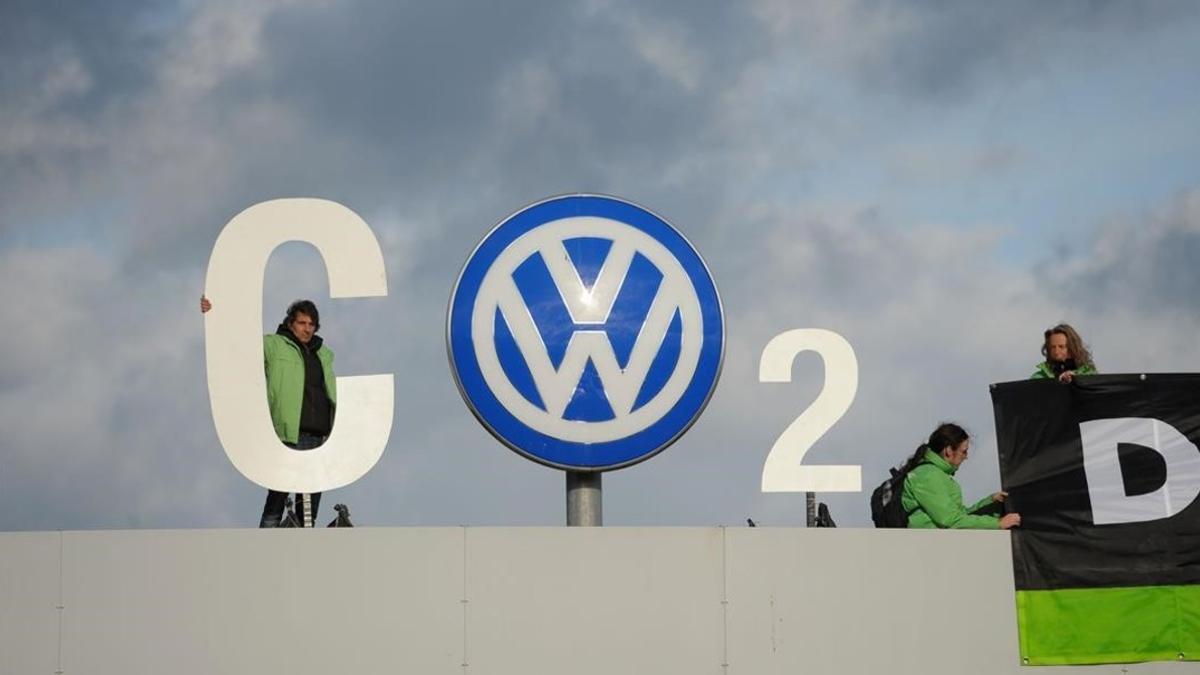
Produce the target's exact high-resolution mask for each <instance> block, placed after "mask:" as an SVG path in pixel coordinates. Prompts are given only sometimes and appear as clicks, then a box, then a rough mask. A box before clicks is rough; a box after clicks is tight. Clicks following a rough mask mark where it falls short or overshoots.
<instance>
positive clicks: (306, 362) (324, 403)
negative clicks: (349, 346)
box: [200, 296, 337, 527]
mask: <svg viewBox="0 0 1200 675" xmlns="http://www.w3.org/2000/svg"><path fill="white" fill-rule="evenodd" d="M210 309H212V302H211V301H209V299H208V298H206V297H204V296H201V297H200V311H201V312H207V311H209V310H210ZM320 321H321V315H320V313H319V312H318V311H317V306H316V304H314V303H313V302H312V301H311V300H297V301H296V302H293V303H292V304H291V306H290V307H288V309H287V315H286V316H285V317H284V319H283V321H282V322H280V324H279V328H277V329H276V330H275V333H273V334H270V335H264V336H263V368H264V369H265V371H266V375H267V409H268V410H269V411H270V413H271V423H272V424H273V425H274V427H275V435H276V436H278V437H279V440H280V441H282V442H283V444H284V445H286V446H288V447H289V448H292V449H294V450H312V449H313V448H318V447H320V446H321V445H322V444H324V443H325V440H326V439H327V438H329V434H330V433H331V432H332V431H333V416H334V410H335V409H336V407H337V378H336V377H335V376H334V374H333V352H332V351H331V350H330V349H329V347H326V346H325V343H324V340H322V338H321V336H319V335H317V331H318V330H319V329H320V328H321V323H320ZM286 500H287V494H286V493H284V492H277V491H275V490H268V491H267V501H266V503H265V504H264V505H263V512H262V517H261V518H260V519H259V523H258V526H259V527H278V526H279V523H280V521H281V520H282V519H283V510H284V504H285V501H286ZM320 503H321V493H319V492H315V493H312V494H310V495H301V494H298V495H296V515H297V517H299V519H300V524H301V525H302V526H306V527H311V526H312V524H313V523H315V521H316V517H317V507H318V506H319V505H320Z"/></svg>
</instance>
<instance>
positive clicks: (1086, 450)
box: [1079, 417, 1200, 525]
mask: <svg viewBox="0 0 1200 675" xmlns="http://www.w3.org/2000/svg"><path fill="white" fill-rule="evenodd" d="M1079 436H1080V439H1081V440H1082V441H1083V469H1084V473H1085V474H1086V475H1087V487H1088V494H1089V495H1090V497H1091V500H1092V521H1093V522H1094V523H1095V524H1097V525H1112V524H1116V523H1140V522H1145V521H1148V520H1159V519H1161V518H1170V517H1171V516H1174V515H1175V514H1177V513H1179V512H1180V511H1182V510H1184V509H1185V508H1187V507H1188V505H1189V504H1191V503H1192V502H1193V501H1194V500H1195V499H1196V495H1198V494H1200V448H1197V447H1196V445H1195V444H1194V443H1192V442H1191V441H1189V440H1188V439H1187V437H1186V436H1184V435H1183V434H1181V433H1179V430H1178V429H1176V428H1175V427H1173V426H1171V425H1170V424H1167V423H1166V422H1163V421H1162V420H1157V419H1153V418H1149V417H1117V418H1113V419H1106V420H1091V421H1088V422H1082V423H1080V425H1079ZM1121 443H1131V444H1136V445H1140V446H1142V447H1146V448H1150V449H1152V450H1154V451H1156V452H1158V453H1159V454H1160V455H1162V458H1163V460H1164V461H1165V462H1166V464H1167V477H1166V480H1165V481H1163V484H1162V486H1161V487H1159V488H1158V489H1157V490H1154V491H1153V492H1147V493H1146V494H1141V495H1134V496H1132V497H1131V496H1129V495H1127V494H1125V481H1124V478H1123V477H1122V474H1121V462H1120V460H1119V458H1118V456H1117V446H1118V445H1119V444H1121Z"/></svg>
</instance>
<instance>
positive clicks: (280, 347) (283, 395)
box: [263, 334, 337, 443]
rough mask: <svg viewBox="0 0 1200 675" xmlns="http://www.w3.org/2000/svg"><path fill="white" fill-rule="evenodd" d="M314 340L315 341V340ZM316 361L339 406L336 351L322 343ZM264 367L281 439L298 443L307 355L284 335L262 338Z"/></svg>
mask: <svg viewBox="0 0 1200 675" xmlns="http://www.w3.org/2000/svg"><path fill="white" fill-rule="evenodd" d="M314 339H315V338H314ZM317 360H318V361H320V362H321V369H322V370H323V371H325V393H326V394H328V395H329V402H330V403H332V404H334V405H336V404H337V379H336V378H334V376H333V352H332V351H330V350H329V348H328V347H326V346H325V344H324V343H323V342H322V343H320V344H319V345H318V347H317ZM263 366H264V367H265V368H266V371H267V407H268V408H269V409H270V411H271V423H272V424H274V425H275V435H276V436H278V437H279V440H281V441H284V442H287V443H295V442H296V439H297V438H298V437H299V436H300V406H301V405H303V403H304V355H303V354H301V353H300V346H299V345H297V344H296V343H295V342H292V341H291V340H289V339H288V338H286V337H284V336H282V335H277V334H276V335H264V336H263Z"/></svg>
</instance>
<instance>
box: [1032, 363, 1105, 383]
mask: <svg viewBox="0 0 1200 675" xmlns="http://www.w3.org/2000/svg"><path fill="white" fill-rule="evenodd" d="M1075 374H1076V375H1095V374H1096V366H1093V365H1091V364H1089V363H1085V364H1083V365H1082V366H1079V367H1078V368H1076V369H1075ZM1029 379H1031V380H1057V379H1058V377H1057V376H1055V374H1054V370H1052V369H1051V368H1050V362H1049V361H1042V362H1041V363H1039V364H1038V365H1037V370H1035V371H1033V374H1032V375H1030V376H1029Z"/></svg>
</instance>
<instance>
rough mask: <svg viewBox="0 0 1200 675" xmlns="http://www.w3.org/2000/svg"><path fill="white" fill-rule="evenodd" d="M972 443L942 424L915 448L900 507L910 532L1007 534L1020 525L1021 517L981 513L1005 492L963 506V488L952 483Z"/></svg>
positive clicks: (955, 428)
mask: <svg viewBox="0 0 1200 675" xmlns="http://www.w3.org/2000/svg"><path fill="white" fill-rule="evenodd" d="M970 449H971V439H970V437H969V436H968V435H967V432H966V430H964V429H963V428H962V427H960V426H959V425H957V424H953V423H950V422H943V423H942V424H941V425H939V426H938V428H937V429H934V431H933V433H932V434H930V435H929V441H928V442H927V443H923V444H922V445H921V447H919V448H917V451H916V453H914V454H913V456H912V457H911V458H910V459H909V461H908V466H910V467H913V468H912V469H910V470H909V472H908V477H907V478H905V480H904V490H903V491H902V492H901V495H900V504H901V506H903V507H904V510H905V512H906V513H908V526H909V527H912V528H928V529H932V528H939V529H956V530H962V529H967V530H995V529H1001V530H1008V529H1011V528H1014V527H1017V526H1018V525H1020V524H1021V516H1020V514H1017V513H1009V514H1006V515H1004V516H994V515H987V514H984V513H981V512H982V511H987V510H991V509H995V507H996V505H998V504H1001V503H1003V502H1004V499H1005V497H1007V496H1008V494H1007V493H1006V492H1003V491H1001V492H997V493H995V494H992V495H989V496H987V497H984V498H983V499H981V500H979V501H978V502H975V503H974V504H972V505H971V506H969V507H968V506H964V505H963V501H962V488H961V487H959V485H958V481H956V480H954V473H955V472H956V471H958V467H960V466H962V463H963V462H965V461H967V453H968V452H969V451H970Z"/></svg>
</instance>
